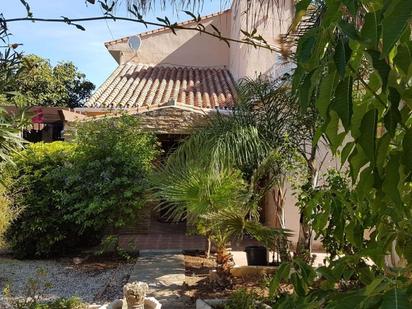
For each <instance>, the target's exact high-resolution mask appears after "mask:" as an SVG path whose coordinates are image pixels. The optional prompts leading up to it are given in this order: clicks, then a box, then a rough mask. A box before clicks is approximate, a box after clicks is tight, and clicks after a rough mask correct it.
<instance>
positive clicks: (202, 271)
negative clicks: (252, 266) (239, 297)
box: [182, 251, 270, 301]
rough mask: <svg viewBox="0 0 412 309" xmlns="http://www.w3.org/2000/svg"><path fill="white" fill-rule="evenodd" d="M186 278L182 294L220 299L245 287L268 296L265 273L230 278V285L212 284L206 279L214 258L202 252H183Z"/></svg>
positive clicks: (267, 278) (196, 297)
mask: <svg viewBox="0 0 412 309" xmlns="http://www.w3.org/2000/svg"><path fill="white" fill-rule="evenodd" d="M184 256H185V268H186V280H185V286H184V288H183V291H182V294H183V295H185V296H187V297H190V298H191V299H192V300H193V301H196V299H199V298H201V299H222V298H227V297H229V296H230V295H231V294H232V293H233V292H234V291H236V290H239V289H245V290H248V291H253V292H254V293H255V294H257V295H260V296H268V289H267V288H266V285H267V282H268V280H269V278H270V277H268V276H266V275H256V276H246V277H239V278H232V279H231V280H232V284H231V286H229V285H228V286H226V287H219V286H214V285H213V284H211V283H210V281H209V279H208V275H209V272H210V271H212V270H213V269H214V267H215V262H214V259H207V258H206V256H205V255H204V254H203V252H199V251H190V252H185V255H184Z"/></svg>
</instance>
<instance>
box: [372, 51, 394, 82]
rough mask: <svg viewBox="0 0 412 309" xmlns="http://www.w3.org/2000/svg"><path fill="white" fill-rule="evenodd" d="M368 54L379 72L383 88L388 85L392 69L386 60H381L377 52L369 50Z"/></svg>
mask: <svg viewBox="0 0 412 309" xmlns="http://www.w3.org/2000/svg"><path fill="white" fill-rule="evenodd" d="M368 54H369V55H370V56H371V58H372V64H373V67H374V68H375V69H376V70H377V71H378V73H379V76H380V77H381V79H382V84H383V88H386V86H387V85H388V78H389V72H390V71H391V67H390V66H389V65H388V64H387V63H386V61H385V59H382V58H381V54H380V53H379V52H377V51H376V50H368Z"/></svg>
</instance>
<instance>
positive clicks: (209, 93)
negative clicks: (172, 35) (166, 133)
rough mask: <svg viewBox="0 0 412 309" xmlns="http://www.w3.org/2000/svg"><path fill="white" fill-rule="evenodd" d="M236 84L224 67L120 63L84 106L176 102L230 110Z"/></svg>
mask: <svg viewBox="0 0 412 309" xmlns="http://www.w3.org/2000/svg"><path fill="white" fill-rule="evenodd" d="M235 93H236V90H235V86H234V81H233V78H232V76H231V74H230V72H229V71H228V70H227V69H224V68H203V67H177V66H169V65H144V64H135V63H126V64H123V65H120V66H119V67H118V68H117V69H116V70H115V71H114V72H113V73H112V74H111V75H110V77H109V78H108V79H107V80H106V81H105V82H104V83H103V85H101V86H100V88H98V89H97V90H96V92H95V93H94V94H93V96H92V97H91V98H90V100H89V101H88V102H87V103H86V107H96V108H140V107H154V106H161V105H164V104H166V103H168V102H170V101H171V100H173V101H174V103H176V104H178V105H185V106H190V107H197V108H223V109H226V108H228V109H230V108H231V107H232V106H233V104H234V98H235Z"/></svg>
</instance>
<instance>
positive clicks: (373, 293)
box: [270, 256, 412, 309]
mask: <svg viewBox="0 0 412 309" xmlns="http://www.w3.org/2000/svg"><path fill="white" fill-rule="evenodd" d="M281 282H286V283H289V284H291V285H292V286H293V293H287V292H282V293H279V286H280V283H281ZM411 291H412V283H411V280H410V272H409V271H403V270H395V271H394V272H391V273H387V274H384V273H382V272H380V271H377V270H376V269H371V268H370V267H369V266H368V265H367V264H366V263H365V261H363V260H359V258H358V257H355V256H345V257H343V258H341V259H338V260H336V261H332V262H331V264H330V265H329V266H328V267H326V266H323V267H319V268H317V269H315V268H312V267H311V266H309V265H307V264H306V263H304V262H302V261H299V260H294V261H292V262H291V263H284V264H282V265H281V267H280V268H279V270H278V272H277V273H276V275H275V276H274V278H273V279H272V282H271V285H270V294H271V297H272V302H273V304H274V306H273V308H331V309H332V308H348V307H349V306H350V307H351V308H359V309H374V308H402V309H403V308H405V309H406V308H410V307H411V305H412V298H411Z"/></svg>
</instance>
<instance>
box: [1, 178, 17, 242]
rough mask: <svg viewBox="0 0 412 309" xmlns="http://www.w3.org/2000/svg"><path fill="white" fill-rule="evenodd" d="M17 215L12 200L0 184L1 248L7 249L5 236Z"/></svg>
mask: <svg viewBox="0 0 412 309" xmlns="http://www.w3.org/2000/svg"><path fill="white" fill-rule="evenodd" d="M3 182H4V180H3ZM17 215H18V211H17V209H15V208H13V207H12V205H11V203H10V200H9V199H8V198H7V196H6V194H5V188H4V184H0V248H3V247H5V245H6V241H5V239H4V235H5V233H6V231H7V229H8V227H9V226H10V224H11V223H12V222H13V220H15V219H16V217H17Z"/></svg>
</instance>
